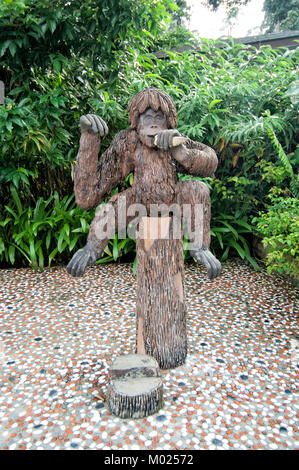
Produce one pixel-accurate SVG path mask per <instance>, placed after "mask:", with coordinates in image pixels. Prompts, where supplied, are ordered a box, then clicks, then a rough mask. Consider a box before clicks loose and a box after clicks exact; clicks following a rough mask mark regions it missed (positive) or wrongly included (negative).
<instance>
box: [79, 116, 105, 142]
mask: <svg viewBox="0 0 299 470" xmlns="http://www.w3.org/2000/svg"><path fill="white" fill-rule="evenodd" d="M80 127H81V132H86V131H87V132H91V133H93V134H99V135H100V137H103V136H104V135H106V134H108V127H107V124H106V123H105V121H104V120H103V119H102V118H100V117H99V116H96V115H95V114H86V115H85V116H81V117H80Z"/></svg>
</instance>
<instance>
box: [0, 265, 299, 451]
mask: <svg viewBox="0 0 299 470" xmlns="http://www.w3.org/2000/svg"><path fill="white" fill-rule="evenodd" d="M0 283H1V284H0V324H1V330H0V331H1V338H0V339H1V342H0V371H1V376H0V386H1V397H0V449H2V450H13V449H24V450H25V449H41V450H43V449H49V450H50V449H53V450H56V449H70V450H71V449H106V450H118V449H122V450H135V449H136V450H137V449H153V450H158V449H164V450H187V449H191V450H194V449H210V450H213V449H216V450H218V449H221V450H223V449H232V450H234V449H238V450H242V449H244V450H246V449H247V450H249V449H269V450H270V449H273V450H279V449H282V450H287V449H288V450H293V449H296V448H298V427H297V425H298V422H297V418H298V401H297V399H296V384H297V378H298V352H299V351H298V343H299V342H298V339H299V338H298V331H297V319H296V315H297V314H298V310H296V308H297V307H298V305H297V303H296V302H297V301H298V290H296V288H295V287H294V286H293V285H292V284H289V283H287V282H286V281H285V280H282V279H280V278H279V277H274V276H269V275H267V274H266V273H265V272H261V273H257V272H255V271H253V270H252V269H251V268H250V267H249V266H247V265H245V264H242V263H241V262H238V261H234V260H231V261H229V262H228V263H227V264H225V265H224V267H223V273H222V274H221V276H220V277H219V278H217V279H216V280H214V281H209V280H207V278H206V276H205V273H204V270H203V268H201V267H200V266H198V265H195V264H187V265H186V274H185V290H186V303H187V308H188V341H189V345H188V358H187V361H186V363H185V364H184V365H183V366H181V367H178V368H176V369H173V370H168V371H162V375H163V383H164V398H165V405H164V408H163V409H161V410H160V411H159V413H157V414H156V415H153V416H150V417H148V418H145V419H139V420H122V419H119V418H117V417H115V416H113V415H111V413H109V412H108V410H107V408H106V406H105V403H104V402H103V399H104V396H105V390H106V380H107V372H108V369H109V365H110V364H111V362H112V360H113V359H114V358H115V357H116V355H122V354H128V353H131V352H134V346H135V303H136V297H135V278H134V276H133V274H132V266H131V265H130V264H111V265H102V266H97V267H93V268H89V269H88V271H87V273H86V274H85V276H84V277H83V278H80V279H73V278H71V277H70V276H69V275H68V274H67V273H66V271H65V269H64V268H62V267H57V268H50V269H47V270H45V271H44V272H43V273H35V272H33V271H32V270H30V269H18V270H2V271H0Z"/></svg>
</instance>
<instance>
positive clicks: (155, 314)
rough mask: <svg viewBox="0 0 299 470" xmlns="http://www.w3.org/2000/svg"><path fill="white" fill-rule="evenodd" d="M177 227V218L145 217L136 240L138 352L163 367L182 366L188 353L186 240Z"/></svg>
mask: <svg viewBox="0 0 299 470" xmlns="http://www.w3.org/2000/svg"><path fill="white" fill-rule="evenodd" d="M174 227H177V225H175V224H174V217H160V218H159V217H143V218H142V220H141V222H140V224H139V230H138V234H137V240H136V241H137V301H136V319H137V331H136V351H137V353H138V354H148V355H150V356H152V357H154V358H155V359H156V360H157V362H158V364H159V367H160V368H161V369H169V368H173V367H178V366H180V365H182V364H183V363H184V362H185V359H186V355H187V332H186V307H185V302H184V260H183V242H182V238H181V237H180V236H179V237H178V236H177V235H178V234H176V238H174V236H173V235H174Z"/></svg>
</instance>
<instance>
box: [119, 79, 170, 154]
mask: <svg viewBox="0 0 299 470" xmlns="http://www.w3.org/2000/svg"><path fill="white" fill-rule="evenodd" d="M128 109H129V118H130V124H131V128H132V129H136V130H137V133H138V135H139V138H140V140H141V141H142V143H143V144H145V145H147V146H148V147H153V146H154V143H153V142H154V136H155V135H156V134H157V133H158V132H159V131H162V130H165V129H174V128H175V127H176V124H177V113H176V109H175V106H174V102H173V101H172V99H171V98H170V96H169V95H168V94H167V93H165V91H162V90H158V89H157V88H146V89H145V90H142V91H140V92H139V93H137V94H136V95H135V96H133V98H132V99H131V101H130V103H129V107H128Z"/></svg>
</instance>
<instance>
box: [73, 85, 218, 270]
mask: <svg viewBox="0 0 299 470" xmlns="http://www.w3.org/2000/svg"><path fill="white" fill-rule="evenodd" d="M128 109H129V118H130V125H131V127H130V129H127V130H123V131H121V132H119V133H118V134H117V135H116V136H115V137H114V139H113V141H112V143H111V145H110V147H109V148H108V149H107V150H106V151H105V152H104V154H103V155H102V158H101V159H100V161H99V163H98V152H99V147H100V141H101V137H103V136H104V135H105V134H107V132H108V129H107V125H106V123H105V122H104V121H103V120H102V119H101V118H100V117H98V116H95V115H90V114H88V115H86V116H82V117H81V118H80V125H81V132H82V134H81V139H80V148H79V153H78V157H77V162H76V167H75V174H74V190H75V196H76V202H77V204H78V206H80V207H81V208H82V209H91V208H93V207H96V206H98V205H99V204H100V203H101V202H102V201H103V199H104V198H105V197H107V196H108V195H109V194H110V193H111V191H112V189H113V188H115V187H116V186H118V185H119V184H120V183H121V182H123V181H124V179H125V178H126V177H127V176H128V175H129V174H130V173H131V172H133V173H134V182H133V185H132V187H131V188H130V189H127V190H125V191H123V192H121V193H119V194H116V195H115V196H113V197H112V198H111V199H110V201H109V204H108V205H107V207H109V209H108V210H107V207H106V206H104V207H102V208H101V209H100V210H99V211H98V212H97V213H96V215H95V218H94V220H93V222H92V224H91V226H90V232H89V235H88V240H87V244H86V246H85V247H84V248H82V249H80V250H78V251H77V252H76V253H75V254H74V256H73V258H72V260H71V261H70V262H69V264H68V266H67V271H68V273H69V274H71V275H72V276H82V275H83V274H84V271H85V268H86V266H90V265H92V264H93V263H95V261H96V260H97V259H99V258H100V257H101V254H102V252H103V250H104V249H105V246H106V245H107V243H108V241H109V239H110V238H111V237H113V236H114V233H115V227H118V230H119V229H120V228H121V229H125V228H126V227H127V226H128V224H129V223H130V222H131V221H132V219H134V217H135V215H134V214H133V215H129V213H128V212H129V211H128V212H126V210H125V208H126V207H129V206H130V205H132V204H142V205H143V206H144V207H145V208H146V210H149V207H150V205H154V204H158V205H159V204H165V205H168V206H170V205H172V204H177V205H179V206H180V207H181V206H183V205H187V204H188V205H189V207H191V223H190V228H191V232H190V233H194V231H195V228H196V227H195V210H196V208H197V207H198V205H199V204H201V207H202V214H203V220H202V242H201V244H199V245H197V246H194V243H193V247H192V250H190V254H191V256H193V257H194V258H195V259H196V260H197V261H198V262H199V263H201V264H203V265H205V266H206V268H207V274H208V277H209V278H210V279H214V278H215V277H217V276H218V275H219V274H220V272H221V264H220V262H219V261H218V260H217V259H216V258H215V257H214V256H213V254H212V253H211V252H210V251H209V246H210V217H211V209H210V205H211V204H210V195H209V189H208V188H207V186H206V185H205V184H204V183H202V182H200V181H198V180H192V179H189V180H187V181H178V173H185V174H189V175H194V176H202V177H205V176H211V175H212V174H213V173H214V172H215V170H216V168H217V165H218V159H217V156H216V154H215V152H214V150H213V149H211V148H210V147H208V146H206V145H204V144H202V143H199V142H194V141H192V140H191V139H189V138H186V140H185V143H184V144H181V145H178V146H173V139H174V137H176V136H180V133H179V132H178V131H177V130H176V129H175V128H176V124H177V114H176V109H175V106H174V103H173V101H172V99H171V98H170V97H169V96H168V95H167V93H165V92H164V91H161V90H158V89H155V88H148V89H145V90H143V91H141V92H139V93H137V94H136V95H135V96H133V98H132V100H131V102H130V103H129V107H128ZM122 207H123V208H124V210H122ZM113 209H115V210H113ZM147 215H149V214H147ZM112 217H113V224H112V223H111V222H112V219H111V218H112ZM103 225H106V227H108V230H107V231H106V236H105V237H103V236H99V235H98V234H99V232H101V233H103V232H102V231H100V230H99V227H103ZM109 227H111V228H110V229H109ZM109 230H110V231H109ZM191 241H192V240H191Z"/></svg>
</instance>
